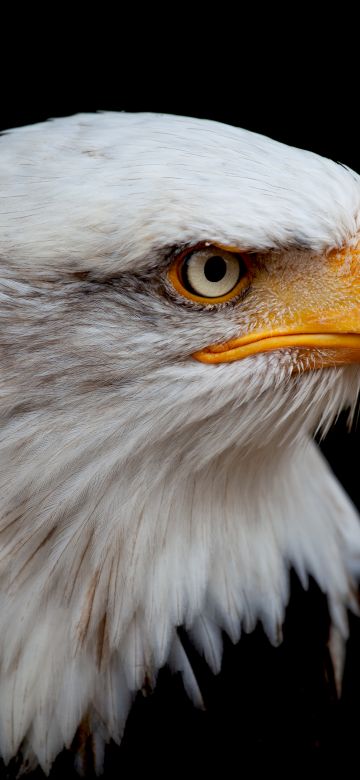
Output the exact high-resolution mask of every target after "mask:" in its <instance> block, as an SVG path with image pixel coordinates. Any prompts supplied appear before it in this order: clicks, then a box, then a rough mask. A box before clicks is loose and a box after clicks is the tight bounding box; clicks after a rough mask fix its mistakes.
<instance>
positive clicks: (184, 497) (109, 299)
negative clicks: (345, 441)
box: [0, 113, 360, 771]
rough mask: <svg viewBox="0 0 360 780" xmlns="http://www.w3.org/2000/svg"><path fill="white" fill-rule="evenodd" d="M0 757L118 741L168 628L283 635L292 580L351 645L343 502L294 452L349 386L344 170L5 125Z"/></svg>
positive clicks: (177, 657) (317, 464)
mask: <svg viewBox="0 0 360 780" xmlns="http://www.w3.org/2000/svg"><path fill="white" fill-rule="evenodd" d="M0 157H1V171H2V177H1V183H0V190H1V199H0V204H1V205H0V214H1V235H0V250H1V278H0V318H1V329H0V350H1V376H0V414H1V441H0V474H1V486H2V490H1V496H0V578H1V588H2V599H1V604H0V750H1V753H2V755H3V757H4V759H5V760H6V761H7V760H9V759H10V758H11V757H12V756H14V755H16V754H17V753H18V752H19V751H20V752H21V754H22V756H23V760H24V762H26V761H28V762H29V761H30V762H33V763H38V762H39V763H40V764H41V766H42V767H43V768H44V769H45V771H48V770H49V767H50V766H51V763H52V761H53V760H54V758H55V757H56V755H57V753H58V752H59V751H60V750H61V749H62V748H63V747H64V746H70V745H71V743H72V741H73V739H74V735H75V734H76V732H77V730H78V729H79V727H80V725H81V723H83V722H84V721H86V723H87V724H88V728H89V729H90V731H91V732H92V734H93V735H94V740H95V741H96V744H97V759H96V760H97V765H98V767H100V766H101V761H102V753H101V744H104V743H106V741H108V740H109V739H110V738H112V739H114V740H115V741H117V742H119V741H120V739H121V735H122V732H123V729H124V724H125V722H126V717H127V714H128V711H129V708H130V705H131V701H132V699H133V696H134V694H135V692H136V691H137V690H139V689H141V688H142V687H143V686H144V685H145V684H146V685H154V684H155V681H156V675H157V672H158V670H159V669H160V668H161V667H162V666H163V665H164V664H166V663H168V664H169V665H170V666H171V668H173V669H175V670H181V671H182V673H183V679H184V684H185V687H186V689H187V691H188V692H189V694H190V695H191V696H192V697H193V699H194V701H195V702H199V701H200V693H199V689H198V686H197V682H196V679H195V676H194V673H193V671H192V668H191V664H190V662H189V659H188V657H187V655H186V652H185V649H184V647H183V645H182V643H181V639H180V637H179V634H178V632H177V627H178V626H181V625H182V626H185V628H186V630H187V631H188V632H189V635H190V637H191V639H192V641H193V642H194V644H195V646H196V647H197V648H198V650H199V651H200V652H201V653H202V654H203V655H204V656H205V658H206V660H207V662H208V663H209V665H210V666H211V668H212V669H213V670H214V672H217V671H219V669H220V664H221V654H222V639H221V636H222V631H225V632H226V633H227V634H228V635H229V636H230V637H231V639H232V640H233V641H236V640H237V639H238V638H239V636H240V632H241V630H242V629H244V630H245V631H250V630H251V629H252V628H253V627H254V626H255V625H256V623H257V621H261V622H262V624H263V626H264V629H265V631H266V632H267V634H268V636H269V639H270V640H271V641H272V642H274V643H275V642H277V641H279V639H280V638H281V626H282V622H283V619H284V610H285V607H286V604H287V600H288V596H289V570H290V568H291V567H293V568H294V569H295V571H296V572H297V574H298V576H299V577H300V579H301V581H302V583H303V584H304V586H306V583H307V578H308V576H309V575H311V576H312V577H314V578H315V580H316V581H317V582H318V583H319V585H320V587H321V588H322V589H323V590H324V591H325V592H326V593H327V596H328V601H329V609H330V614H331V619H332V621H333V624H334V627H335V629H336V630H337V631H338V633H339V634H341V635H343V636H345V635H346V609H347V608H348V607H354V600H353V597H352V592H353V588H354V584H355V580H356V577H357V575H358V574H359V572H360V565H359V564H360V529H359V522H358V517H357V514H356V511H355V509H354V507H353V506H352V505H351V502H350V501H349V499H348V498H347V497H346V495H345V494H344V493H343V491H342V489H341V487H340V485H339V484H338V483H337V482H336V480H335V478H334V476H333V475H332V474H331V472H330V470H329V468H328V466H327V464H326V463H325V461H324V459H323V458H322V456H321V454H320V452H319V450H318V449H317V447H316V446H315V444H314V443H313V442H312V436H313V434H314V432H315V431H318V430H323V431H326V430H327V429H328V427H329V425H330V424H331V422H332V421H333V420H334V419H335V418H336V416H337V415H338V414H339V412H340V410H341V409H343V408H348V409H349V414H350V417H351V416H352V415H353V413H354V409H355V404H356V399H357V396H358V392H359V387H360V369H359V362H360V307H359V300H360V235H359V230H360V179H359V177H358V176H357V174H355V173H353V172H352V171H350V170H349V169H347V168H345V167H343V166H341V165H338V164H336V163H334V162H331V161H329V160H326V159H322V158H320V157H318V156H316V155H315V154H312V153H310V152H305V151H302V150H298V149H293V148H289V147H287V146H284V145H282V144H280V143H277V142H275V141H273V140H270V139H268V138H264V137H262V136H260V135H257V134H254V133H250V132H247V131H245V130H241V129H239V128H234V127H228V126H225V125H222V124H218V123H215V122H210V121H203V120H197V119H187V118H184V117H178V116H158V115H152V114H134V115H131V114H115V113H114V114H112V113H103V114H96V115H79V116H74V117H70V118H65V119H57V120H55V121H52V122H46V123H43V124H39V125H35V126H31V127H24V128H21V129H17V130H15V131H12V132H10V133H7V134H4V135H3V136H2V138H1V142H0Z"/></svg>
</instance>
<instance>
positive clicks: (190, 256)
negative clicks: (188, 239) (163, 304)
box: [169, 246, 249, 303]
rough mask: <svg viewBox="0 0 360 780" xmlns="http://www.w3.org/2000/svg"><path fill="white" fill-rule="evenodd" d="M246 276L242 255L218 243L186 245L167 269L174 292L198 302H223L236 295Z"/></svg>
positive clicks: (241, 288) (246, 269)
mask: <svg viewBox="0 0 360 780" xmlns="http://www.w3.org/2000/svg"><path fill="white" fill-rule="evenodd" d="M248 276H249V273H248V267H247V264H246V262H245V259H244V256H243V255H241V254H240V253H237V252H230V251H227V250H226V249H222V248H220V247H217V246H202V247H198V248H195V249H193V250H190V251H189V249H187V250H186V251H185V252H182V253H181V254H180V255H178V257H177V258H176V259H175V262H174V263H173V264H172V266H171V268H170V271H169V278H170V281H171V282H172V284H173V286H174V287H175V289H176V290H177V292H179V293H181V294H182V295H183V296H184V297H185V298H190V299H191V300H193V301H198V302H200V303H222V302H224V301H229V300H231V299H232V298H235V297H236V296H237V295H238V294H239V293H240V292H241V291H242V290H243V289H244V287H245V286H246V284H247V281H248Z"/></svg>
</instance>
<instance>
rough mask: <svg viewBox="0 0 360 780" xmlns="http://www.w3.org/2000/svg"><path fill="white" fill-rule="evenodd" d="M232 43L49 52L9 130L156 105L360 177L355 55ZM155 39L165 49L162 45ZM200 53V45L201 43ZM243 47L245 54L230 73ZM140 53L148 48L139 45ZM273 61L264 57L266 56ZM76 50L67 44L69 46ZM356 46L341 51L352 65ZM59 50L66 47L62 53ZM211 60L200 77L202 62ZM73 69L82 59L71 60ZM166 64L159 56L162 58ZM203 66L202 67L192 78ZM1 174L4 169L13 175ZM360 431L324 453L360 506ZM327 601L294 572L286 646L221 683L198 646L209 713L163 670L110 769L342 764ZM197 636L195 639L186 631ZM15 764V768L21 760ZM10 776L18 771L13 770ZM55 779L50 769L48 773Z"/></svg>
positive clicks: (246, 663)
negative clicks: (262, 138) (109, 53)
mask: <svg viewBox="0 0 360 780" xmlns="http://www.w3.org/2000/svg"><path fill="white" fill-rule="evenodd" d="M229 37H230V42H229V39H228V46H223V47H220V48H219V46H217V47H216V46H214V41H212V44H213V45H210V44H211V42H210V43H209V41H207V47H206V46H205V43H204V41H200V42H199V39H198V38H197V39H196V41H195V44H196V47H195V44H194V40H191V39H189V36H187V37H186V38H185V39H184V40H182V41H181V42H180V43H179V44H177V45H176V46H174V45H170V46H169V45H168V46H167V48H166V49H165V50H164V51H163V52H161V55H162V56H161V57H160V60H161V61H160V63H159V64H158V65H157V66H156V67H155V68H154V67H151V68H150V69H149V67H148V65H149V62H150V60H151V57H152V52H151V47H149V49H148V53H147V59H144V60H142V64H141V66H140V73H139V72H137V75H134V73H135V69H134V63H133V54H134V52H132V53H131V54H130V55H127V56H126V57H125V56H123V57H122V58H119V60H116V57H115V58H114V59H113V60H112V62H111V63H107V62H105V67H104V63H103V67H102V70H101V74H99V72H98V67H97V66H98V61H97V56H98V55H97V52H96V50H94V52H93V54H92V56H91V58H90V60H89V59H88V58H85V60H84V61H83V63H82V64H80V68H78V69H77V71H76V74H73V73H72V72H71V68H70V73H69V69H68V68H67V72H68V75H67V76H66V78H65V77H64V76H63V74H61V68H60V75H59V72H57V74H55V72H54V71H53V69H52V65H50V64H49V61H48V56H47V54H44V55H43V58H42V61H41V62H40V64H39V67H38V68H36V69H34V68H33V67H31V69H30V70H29V69H28V67H27V64H28V63H27V61H26V60H25V61H24V62H23V68H22V72H21V77H18V78H15V79H12V80H11V81H10V80H8V79H5V82H4V85H3V92H2V102H1V112H0V127H1V129H6V128H9V127H13V126H15V125H22V124H27V123H32V122H36V121H43V120H45V119H47V118H48V117H54V116H62V115H65V114H72V113H77V112H79V111H95V110H101V109H106V110H116V111H122V110H126V111H143V110H144V111H156V112H167V113H177V114H184V115H193V116H198V117H205V118H209V119H215V120H219V121H224V122H228V123H231V124H235V125H239V126H242V127H246V128H248V129H250V130H254V131H257V132H261V133H264V134H266V135H270V136H272V137H274V138H277V139H278V140H280V141H283V142H285V143H288V144H292V145H295V146H300V147H304V148H308V149H312V150H313V151H315V152H317V153H319V154H322V155H325V156H328V157H331V158H333V159H335V160H338V161H341V162H343V163H345V164H347V165H349V166H350V167H352V168H354V169H355V170H358V171H359V172H360V147H359V134H358V123H357V119H356V110H355V107H354V92H356V75H355V76H354V72H353V69H352V64H351V63H348V64H347V66H346V67H345V70H344V69H343V70H342V71H341V72H340V71H339V70H338V69H337V64H336V67H335V69H333V70H331V71H330V70H329V59H331V58H332V57H333V55H334V50H333V49H331V47H330V46H329V47H328V46H327V44H326V45H325V44H324V42H323V41H321V40H319V39H317V40H316V41H314V39H313V38H311V40H309V38H308V37H307V38H306V39H304V40H302V41H301V43H296V44H295V43H294V50H293V51H292V61H293V60H294V59H297V60H298V63H299V64H300V65H301V63H302V62H303V61H304V59H306V58H307V52H308V49H309V48H311V47H312V46H313V45H314V43H315V42H316V45H317V46H318V47H319V46H320V47H321V46H322V48H321V50H320V52H319V61H318V63H317V64H316V66H315V67H314V69H313V70H312V69H311V68H310V72H308V73H307V74H306V76H305V74H304V72H303V71H302V68H301V67H300V69H299V70H300V72H297V74H295V73H293V72H291V73H289V52H290V51H291V42H290V45H289V43H288V48H287V50H286V51H285V50H284V51H283V58H282V59H281V58H280V64H279V65H278V66H277V67H276V68H275V67H274V66H273V63H272V52H273V48H274V46H275V44H273V45H272V44H271V42H270V40H269V41H268V46H267V49H266V52H265V57H264V56H263V59H262V62H261V65H260V64H259V68H258V69H257V68H256V67H255V65H256V63H257V60H258V49H259V47H257V46H256V43H255V42H254V46H253V49H252V51H251V54H250V55H249V54H246V55H245V56H244V54H243V52H242V47H241V36H240V39H237V41H236V45H237V50H236V53H235V55H234V51H233V46H234V40H233V38H232V37H231V31H229ZM154 46H155V44H154ZM199 49H200V50H199ZM229 49H231V50H232V58H231V62H230V61H227V62H226V66H225V67H223V68H222V69H221V70H220V69H218V67H217V66H218V64H219V61H220V60H221V61H222V64H223V66H224V60H225V61H226V60H227V58H228V54H229ZM137 52H138V50H137ZM263 55H264V52H263ZM62 56H63V57H64V56H65V57H66V53H65V55H64V51H63V52H62ZM346 56H347V52H346V51H345V50H342V51H341V52H340V54H339V51H337V53H336V57H337V63H338V60H339V58H340V59H341V60H342V61H344V58H345V57H346ZM55 57H56V55H55ZM174 58H176V59H177V60H178V61H179V60H180V65H181V64H182V63H183V62H184V60H186V61H187V65H188V69H187V71H186V74H185V72H181V68H180V73H179V71H177V72H176V73H175V72H173V70H172V68H171V62H172V60H173V59H174ZM194 58H196V60H197V66H198V67H197V69H196V72H195V71H194V72H192V70H191V67H190V68H189V65H190V66H191V61H192V59H194ZM67 65H68V63H67ZM152 65H153V63H152ZM189 70H190V73H189ZM0 175H1V172H0ZM359 443H360V432H359V431H358V432H356V431H354V430H353V431H352V432H351V433H350V434H349V433H348V432H347V430H346V423H345V416H343V415H342V416H341V417H340V419H339V422H338V423H337V424H336V426H334V427H333V429H332V430H331V432H330V433H329V435H328V436H327V438H326V440H325V441H324V442H323V444H322V447H323V450H324V452H325V454H326V456H327V458H328V459H329V461H330V463H331V465H332V467H333V469H334V471H335V473H336V474H337V475H338V477H339V479H340V480H341V481H342V483H343V484H344V486H345V487H346V489H347V491H348V492H349V494H350V495H351V497H352V499H353V501H354V502H355V503H356V504H357V505H358V506H359V507H360V492H359V481H358V476H357V472H358V453H359ZM328 629H329V625H328V615H327V609H326V600H325V598H324V596H323V595H322V594H321V593H320V592H319V590H318V588H317V587H316V586H315V585H314V584H311V586H310V589H309V592H307V593H304V592H303V591H302V589H301V587H300V586H299V583H298V582H297V580H296V577H295V576H293V575H292V598H291V601H290V605H289V608H288V613H287V620H286V623H285V632H284V636H285V638H284V643H283V645H282V646H280V647H279V648H277V649H275V648H272V647H271V646H270V645H269V643H268V641H267V640H266V638H265V637H264V635H263V633H262V630H261V628H258V629H257V630H256V631H255V633H254V634H252V635H250V636H246V637H243V638H242V640H241V642H240V643H239V645H238V646H237V647H233V646H232V645H231V643H230V642H229V641H228V640H227V639H226V638H225V652H224V663H223V670H222V673H221V675H220V676H219V677H217V678H213V677H212V675H211V674H210V673H209V671H208V670H207V668H206V666H205V664H204V663H203V662H202V660H201V659H200V658H198V657H197V656H196V654H195V653H194V651H193V650H192V649H191V647H188V651H189V653H190V654H192V656H193V661H194V664H195V665H196V667H197V669H198V674H199V679H200V682H201V687H202V691H203V695H204V700H205V704H206V711H205V712H201V711H196V710H194V708H193V707H192V705H191V704H190V703H189V701H188V700H187V698H186V696H185V695H184V693H183V690H182V684H181V680H180V679H179V678H177V677H171V675H170V674H169V672H168V671H167V670H163V671H162V672H161V673H160V675H159V682H158V686H157V690H156V692H155V693H154V694H153V695H151V696H149V697H147V698H144V697H143V696H142V695H139V696H138V698H137V700H136V704H135V707H134V708H133V711H132V713H131V715H130V718H129V721H128V727H127V730H126V733H125V737H124V740H123V743H122V747H121V748H120V750H119V749H117V748H115V747H114V746H112V747H110V749H109V751H108V753H107V759H106V776H108V777H120V776H121V777H127V776H130V773H131V775H133V774H134V773H135V774H136V772H140V771H141V772H144V771H146V772H149V773H152V772H157V773H159V772H160V774H163V773H164V774H165V772H166V774H170V773H171V774H173V773H174V771H189V772H190V774H191V773H192V772H193V773H194V772H195V768H196V769H197V770H198V771H202V772H208V771H211V770H214V771H217V770H218V768H219V771H231V772H234V773H235V774H236V775H240V774H241V773H242V772H243V771H244V774H245V776H247V773H248V771H249V767H251V768H252V769H253V770H256V769H258V768H259V766H260V764H264V765H265V766H266V769H267V771H276V772H279V771H280V772H282V771H284V772H285V771H286V773H287V774H290V773H291V774H292V772H293V769H294V766H297V765H298V763H299V762H302V763H303V762H305V763H306V764H307V765H308V767H309V768H314V767H321V768H323V767H325V766H326V767H327V766H332V767H333V766H334V762H335V761H337V760H339V761H341V767H342V769H344V766H345V763H346V761H347V760H348V759H349V758H351V757H352V754H353V753H354V755H355V753H356V742H357V732H358V724H357V718H358V709H359V701H360V674H359V666H360V665H359V657H360V653H359V651H360V631H359V626H358V621H357V620H356V619H355V618H351V637H350V642H349V645H348V656H347V664H346V669H345V677H344V688H343V697H342V700H341V701H340V702H338V701H337V700H336V695H335V688H334V681H333V676H332V671H331V664H330V661H329V655H328V650H327V637H328ZM183 641H184V643H185V644H186V643H187V639H186V636H184V635H183ZM71 762H72V757H71V755H70V756H69V755H63V756H61V757H60V758H59V759H58V761H57V763H56V765H55V769H54V772H53V776H57V777H62V776H64V772H65V771H66V772H67V773H68V772H70V767H71ZM14 769H15V768H14ZM4 776H5V770H4ZM39 776H41V773H39Z"/></svg>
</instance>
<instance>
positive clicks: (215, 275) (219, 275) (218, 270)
mask: <svg viewBox="0 0 360 780" xmlns="http://www.w3.org/2000/svg"><path fill="white" fill-rule="evenodd" d="M226 268H227V265H226V261H225V260H224V258H223V257H220V255H212V257H209V258H208V260H207V261H206V263H205V265H204V274H205V276H206V278H207V280H208V281H209V282H220V281H221V279H223V278H224V276H225V274H226Z"/></svg>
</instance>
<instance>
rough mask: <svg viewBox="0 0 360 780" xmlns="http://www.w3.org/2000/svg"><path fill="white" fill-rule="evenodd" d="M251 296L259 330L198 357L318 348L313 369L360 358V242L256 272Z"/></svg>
mask: <svg viewBox="0 0 360 780" xmlns="http://www.w3.org/2000/svg"><path fill="white" fill-rule="evenodd" d="M251 294H252V296H253V300H256V301H257V302H258V303H259V302H260V306H259V305H258V307H257V310H258V311H260V312H262V313H263V314H262V315H261V314H260V316H259V315H257V316H256V327H255V328H254V330H251V331H248V332H247V333H246V334H245V335H241V336H239V338H235V339H232V340H231V341H227V342H224V343H222V344H212V345H210V346H207V347H205V348H204V349H202V350H200V351H199V352H195V353H194V355H193V357H194V358H196V360H200V361H201V362H202V363H224V362H230V361H233V360H241V359H243V358H246V357H249V356H250V355H255V354H257V353H259V352H267V351H270V350H277V349H284V348H286V349H289V348H296V349H297V350H299V349H300V350H301V352H302V351H303V350H306V351H307V355H309V351H310V350H315V352H313V353H311V361H310V363H309V366H308V367H309V368H320V367H323V366H327V365H343V364H345V363H357V362H360V246H357V247H356V248H353V247H352V248H345V249H343V250H341V251H334V252H331V253H330V254H329V255H327V256H325V257H321V258H317V257H315V256H314V255H312V256H303V258H302V262H298V263H295V264H291V262H290V263H288V265H286V263H285V264H284V256H283V257H282V262H278V263H277V262H276V261H275V262H274V263H273V264H272V265H271V264H269V266H268V267H267V268H266V270H264V269H263V270H262V271H260V272H259V273H258V274H256V275H255V277H254V279H253V283H252V285H251ZM239 305H240V306H241V303H240V304H239ZM261 319H263V321H264V324H263V325H262V322H261Z"/></svg>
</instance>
